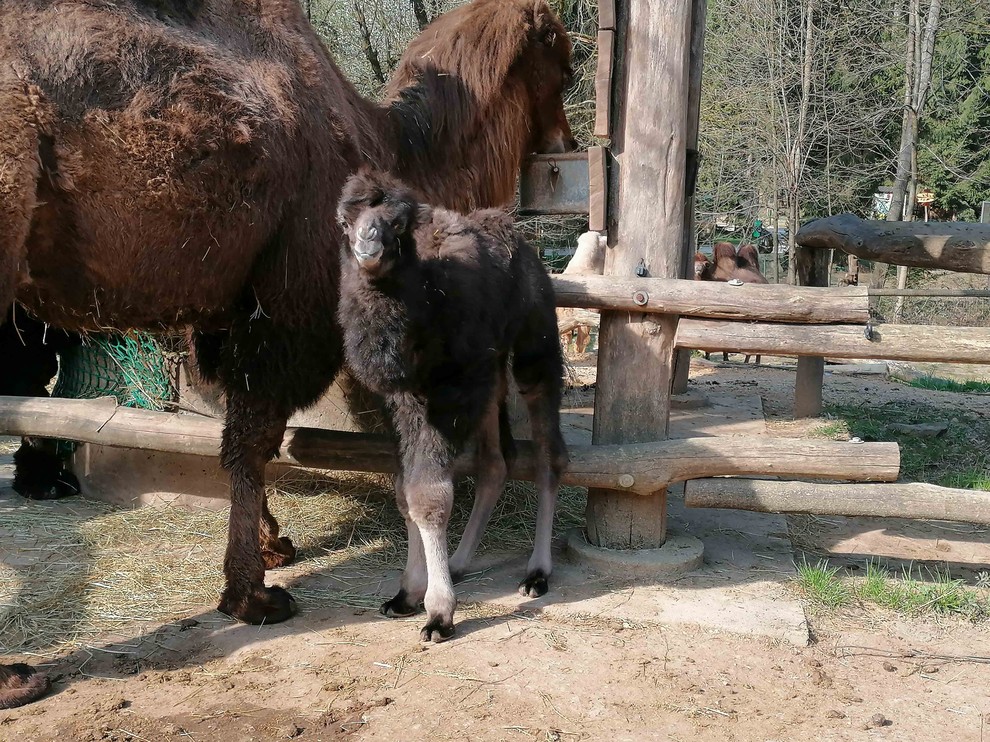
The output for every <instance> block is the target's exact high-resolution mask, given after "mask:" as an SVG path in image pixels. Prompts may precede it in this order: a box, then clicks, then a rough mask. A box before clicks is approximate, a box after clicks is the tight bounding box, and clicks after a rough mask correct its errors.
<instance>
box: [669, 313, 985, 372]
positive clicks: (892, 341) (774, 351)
mask: <svg viewBox="0 0 990 742" xmlns="http://www.w3.org/2000/svg"><path fill="white" fill-rule="evenodd" d="M867 330H869V334H870V338H871V339H867V337H866V334H867ZM677 345H678V347H682V348H691V349H693V350H707V351H709V352H710V351H725V352H727V353H750V354H753V353H759V354H761V355H777V356H806V355H810V354H815V355H822V356H828V357H830V358H869V359H873V360H878V361H929V362H951V363H990V328H987V327H928V326H925V325H877V326H874V327H870V328H865V327H863V326H856V325H789V324H775V325H766V324H758V323H746V322H726V321H722V320H701V319H683V320H681V321H680V323H679V324H678V326H677Z"/></svg>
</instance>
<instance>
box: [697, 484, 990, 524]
mask: <svg viewBox="0 0 990 742" xmlns="http://www.w3.org/2000/svg"><path fill="white" fill-rule="evenodd" d="M684 503H685V504H686V505H687V506H688V507H691V508H730V509H732V510H751V511H754V512H757V513H809V514H812V515H846V516H851V517H881V518H918V519H923V520H954V521H961V522H963V523H990V492H986V491H982V490H966V489H954V488H952V487H938V486H936V485H934V484H919V483H902V482H897V483H893V484H831V483H830V484H821V483H814V482H780V481H767V480H760V479H696V480H693V481H691V482H688V483H687V484H686V485H685V489H684Z"/></svg>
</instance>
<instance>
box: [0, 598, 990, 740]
mask: <svg viewBox="0 0 990 742" xmlns="http://www.w3.org/2000/svg"><path fill="white" fill-rule="evenodd" d="M467 613H468V615H472V614H473V616H474V617H473V618H468V619H467V620H463V621H462V623H461V626H460V629H461V632H460V636H459V638H458V639H457V640H456V641H452V642H449V643H447V644H443V645H438V646H430V647H427V648H424V647H422V646H421V645H419V643H418V642H417V641H416V625H417V624H416V622H415V621H392V620H387V619H381V618H379V617H377V616H376V615H374V614H372V613H367V612H363V611H361V612H355V611H353V610H348V609H337V610H332V611H326V612H320V613H313V614H310V615H307V616H304V617H303V616H300V617H299V618H298V619H297V620H296V621H294V622H292V624H289V625H281V626H277V627H275V626H273V627H267V628H262V629H258V628H257V627H246V626H235V625H231V624H229V623H227V622H225V621H222V620H220V619H219V618H218V617H217V614H215V613H212V612H209V613H206V614H204V615H201V616H199V618H198V619H195V620H197V621H199V622H200V623H197V624H192V622H187V623H186V624H185V626H186V627H187V628H183V627H182V626H180V625H179V624H177V623H173V624H169V625H166V626H163V627H161V628H159V629H157V630H156V631H153V632H151V633H148V634H146V635H145V636H143V637H141V638H136V639H131V640H128V641H127V642H126V643H122V644H119V645H110V646H107V647H104V648H103V649H102V650H101V651H94V652H92V653H80V654H77V655H76V656H73V657H70V658H68V659H65V660H63V661H61V662H59V663H58V664H57V669H56V672H58V673H62V674H63V676H62V678H61V679H60V680H59V682H57V683H56V689H57V691H58V692H57V693H56V694H55V695H53V696H52V697H50V698H48V699H47V700H45V701H42V702H40V703H38V704H36V705H34V706H31V707H29V708H26V709H22V710H17V711H10V712H5V713H0V739H3V740H10V742H14V741H15V740H19V741H24V742H27V741H28V740H39V741H40V740H60V741H62V740H78V741H79V742H89V741H93V742H96V741H98V740H121V741H123V740H134V739H136V740H142V739H144V740H155V741H157V740H183V739H193V740H197V739H198V740H215V741H216V742H228V741H229V742H235V741H236V742H240V741H241V740H276V739H289V738H297V739H301V740H336V739H342V738H344V737H348V738H353V739H356V740H358V739H368V740H374V739H388V740H394V739H408V740H426V739H430V740H526V739H533V740H581V739H587V740H653V739H656V740H675V741H683V742H687V740H718V741H720V742H724V741H727V740H753V741H754V742H755V741H756V740H760V741H761V742H762V741H765V740H780V741H781V742H783V741H785V740H800V739H808V740H822V741H825V740H853V739H880V740H882V739H887V740H902V741H907V740H919V741H921V740H931V739H938V738H940V736H939V733H938V732H937V731H936V730H942V731H944V732H945V733H948V732H949V730H952V735H951V738H952V739H953V740H955V741H957V742H978V741H982V740H983V739H984V738H985V734H986V729H987V727H988V726H990V716H988V715H990V700H988V698H987V693H986V689H987V687H990V666H987V665H985V664H983V665H980V664H972V663H964V662H947V661H945V660H944V659H924V658H904V657H902V656H901V655H903V654H905V653H907V652H910V651H913V650H918V649H924V650H925V651H927V652H929V653H933V654H964V653H965V654H968V653H972V652H974V651H975V650H977V649H979V648H981V647H982V648H983V649H984V651H985V650H986V648H987V646H988V644H990V637H988V636H987V633H986V632H985V631H983V630H980V629H976V628H973V627H969V626H965V625H955V626H951V627H940V626H936V625H933V624H928V623H919V622H912V623H910V624H902V623H901V622H899V621H896V620H894V621H876V620H867V619H866V618H865V617H863V616H861V615H857V614H855V613H849V614H846V615H843V616H841V617H836V618H831V619H821V620H820V621H819V622H818V628H817V634H818V637H817V639H818V642H817V645H816V646H814V647H811V648H806V649H799V648H795V647H792V646H788V645H786V644H780V643H776V642H772V641H768V640H761V639H753V638H745V637H739V636H734V635H731V634H723V633H715V632H706V631H701V630H699V629H690V628H684V627H679V628H677V629H676V630H672V629H667V628H664V627H662V626H658V625H650V624H643V623H631V622H626V621H622V620H621V619H611V620H609V621H603V620H600V619H596V618H594V617H590V616H589V617H587V618H586V619H585V620H577V619H575V620H569V621H556V620H545V619H542V618H541V617H540V615H539V613H538V612H526V613H513V614H510V615H494V616H491V615H488V616H486V615H485V610H484V606H478V607H475V608H474V609H473V610H469V611H468V612H467ZM933 735H934V736H933ZM941 738H943V739H945V738H947V737H941Z"/></svg>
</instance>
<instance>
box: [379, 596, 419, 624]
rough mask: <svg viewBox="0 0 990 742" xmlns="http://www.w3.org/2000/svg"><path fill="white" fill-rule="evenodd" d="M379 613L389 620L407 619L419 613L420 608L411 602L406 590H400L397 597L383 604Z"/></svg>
mask: <svg viewBox="0 0 990 742" xmlns="http://www.w3.org/2000/svg"><path fill="white" fill-rule="evenodd" d="M378 612H379V613H381V614H382V615H383V616H388V617H389V618H406V617H407V616H412V615H415V614H416V613H419V606H418V605H413V604H412V603H410V602H409V597H408V595H407V594H406V591H405V590H399V592H397V593H396V594H395V597H394V598H392V599H391V600H387V601H385V602H384V603H382V607H381V608H379V609H378Z"/></svg>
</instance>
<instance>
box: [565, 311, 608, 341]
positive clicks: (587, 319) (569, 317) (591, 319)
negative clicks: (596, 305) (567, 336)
mask: <svg viewBox="0 0 990 742" xmlns="http://www.w3.org/2000/svg"><path fill="white" fill-rule="evenodd" d="M561 311H562V312H568V314H565V315H563V316H561V315H559V314H558V315H557V332H558V333H559V334H560V335H563V334H564V333H567V332H572V331H573V330H576V329H577V328H579V327H598V325H599V322H600V321H601V315H599V314H598V312H592V311H591V310H590V309H565V310H561Z"/></svg>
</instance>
